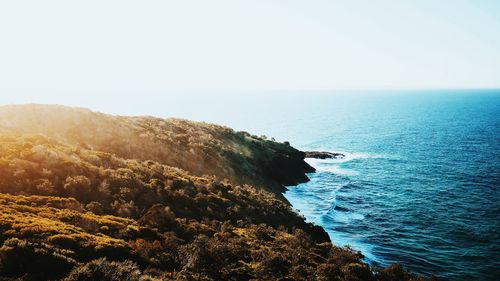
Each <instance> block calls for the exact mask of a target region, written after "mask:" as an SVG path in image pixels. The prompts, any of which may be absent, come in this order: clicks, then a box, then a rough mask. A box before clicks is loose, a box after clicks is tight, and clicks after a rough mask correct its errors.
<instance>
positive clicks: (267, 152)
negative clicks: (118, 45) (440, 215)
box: [0, 106, 420, 281]
mask: <svg viewBox="0 0 500 281" xmlns="http://www.w3.org/2000/svg"><path fill="white" fill-rule="evenodd" d="M18 109H19V107H18ZM23 109H24V110H26V114H25V118H26V120H27V121H26V120H24V119H23V118H21V117H16V118H17V119H15V118H14V117H13V118H12V119H0V123H1V125H0V127H2V126H3V129H2V131H3V133H1V134H0V280H68V281H74V280H420V277H415V276H413V275H411V274H409V273H406V272H405V271H403V270H402V269H401V267H400V266H399V265H394V266H391V267H389V268H387V269H382V270H380V269H373V268H370V267H369V266H368V265H366V264H365V263H363V262H362V255H361V254H360V253H357V252H354V251H352V250H350V249H348V248H338V247H336V246H334V245H332V244H331V243H330V241H329V239H328V237H327V236H326V235H325V232H324V231H323V230H322V229H321V228H319V227H316V226H313V225H311V224H307V223H305V222H304V220H303V218H301V217H300V216H298V215H297V214H296V213H295V212H294V211H293V210H292V209H291V208H290V206H289V205H288V204H287V202H285V201H284V200H283V199H282V198H281V197H280V196H278V195H277V192H276V189H275V188H266V187H269V186H268V185H266V184H269V185H274V186H279V185H280V184H283V183H287V182H289V181H297V180H301V178H302V176H304V175H303V172H304V171H306V170H307V169H308V168H307V166H306V165H305V164H302V163H301V162H303V161H302V158H300V155H301V153H300V152H298V151H296V150H294V149H293V148H291V147H290V146H289V145H287V144H278V143H274V142H272V141H267V140H264V139H262V138H257V137H254V136H251V135H249V134H246V133H236V132H233V131H231V130H230V129H227V128H223V127H218V126H214V125H208V124H200V123H189V122H187V121H180V120H164V121H161V119H154V118H144V120H142V121H137V120H140V119H141V118H126V117H110V116H106V115H100V114H96V113H91V112H89V111H85V110H83V111H82V110H72V109H67V108H62V109H61V110H62V111H64V114H63V113H60V112H59V111H58V110H56V109H54V108H52V111H50V113H51V114H52V113H54V114H55V115H58V114H59V115H58V116H63V115H64V116H66V115H68V114H70V113H71V112H73V113H74V114H75V115H74V116H73V117H72V118H77V117H76V116H80V113H81V114H83V115H84V116H86V115H87V114H90V115H92V116H94V115H95V116H97V118H98V119H96V120H93V121H92V120H91V119H89V120H87V121H85V122H81V123H79V124H81V126H82V127H78V128H74V129H70V128H66V129H64V122H69V121H68V119H67V118H66V119H64V118H62V117H61V118H60V119H58V120H56V119H53V120H52V121H53V122H54V124H52V125H53V126H54V127H55V128H56V129H54V130H53V131H51V130H49V129H47V133H46V134H45V135H50V137H48V136H42V135H39V134H38V133H41V132H42V131H43V130H44V129H45V128H48V127H50V125H49V124H45V123H44V122H48V121H49V120H47V119H50V118H52V117H44V118H42V116H43V115H44V114H45V115H46V114H47V112H45V111H43V110H45V109H46V108H45V107H37V106H35V107H33V106H31V107H25V108H23ZM39 109H42V113H40V112H38V111H37V110H39ZM9 110H10V109H9ZM7 111H8V110H7ZM30 111H34V112H30ZM73 113H71V114H73ZM2 114H4V116H6V115H8V114H12V112H8V114H6V113H5V112H3V113H2V110H1V109H0V116H1V115H2ZM71 114H70V115H71ZM20 115H22V114H19V115H16V116H20ZM9 116H10V115H9ZM12 116H14V115H12ZM33 116H39V117H40V118H41V119H37V120H34V119H30V118H32V117H33ZM78 118H80V119H81V118H83V117H78ZM107 118H109V119H110V120H112V119H114V118H116V120H118V121H117V122H121V121H119V120H122V119H123V120H126V122H125V123H124V124H138V123H141V124H143V123H142V122H147V120H155V121H154V122H157V123H161V122H165V124H164V125H161V126H164V127H165V128H166V127H169V126H174V129H172V128H170V129H168V130H166V132H164V131H162V130H163V129H162V128H163V127H161V126H160V127H157V126H156V125H154V124H153V125H151V124H150V125H148V128H149V129H150V130H156V132H155V133H151V136H150V137H149V138H145V139H148V140H149V141H144V142H143V144H142V146H141V147H139V145H140V142H139V140H140V139H141V138H142V137H140V136H135V135H131V136H130V146H125V147H124V148H120V147H119V146H121V145H124V143H127V139H122V140H115V141H114V142H112V141H110V140H109V141H108V143H107V144H106V143H105V141H104V139H105V137H103V136H104V135H107V134H108V133H109V134H110V136H112V135H113V134H117V135H118V136H120V138H121V137H123V134H122V133H123V131H120V132H117V131H114V130H119V129H117V128H118V127H120V125H116V124H114V123H113V122H111V121H110V123H109V124H108V123H104V124H101V123H98V121H102V120H106V119H107ZM63 119H64V120H63ZM23 120H24V121H23ZM40 120H42V121H40ZM61 120H62V121H61ZM134 120H135V121H134ZM23 122H26V123H23ZM31 122H32V123H33V124H32V123H31ZM37 122H41V123H40V124H38V125H37ZM20 124H26V125H27V126H26V128H23V129H22V130H21V129H16V128H18V127H17V126H18V125H20ZM84 124H87V125H88V126H89V127H88V128H87V127H85V126H86V125H84ZM91 124H93V125H92V126H91ZM155 124H156V123H155ZM172 124H180V125H178V126H179V127H183V128H189V130H192V131H193V133H192V134H193V135H195V136H196V137H200V138H203V136H204V139H203V140H202V141H201V140H200V141H199V142H196V143H199V145H198V146H197V148H196V149H194V148H193V152H188V153H190V155H191V154H192V156H190V157H191V158H189V159H182V157H181V156H179V155H186V154H185V153H187V152H186V151H182V152H176V153H179V154H173V155H172V154H169V153H172V151H176V150H181V148H182V149H187V147H195V145H194V143H195V139H190V138H188V140H189V141H188V142H186V143H176V141H178V137H177V136H176V134H175V133H173V135H172V136H171V137H170V138H169V139H168V141H167V140H164V141H163V142H162V141H159V140H158V139H155V138H157V137H158V135H160V136H166V135H167V134H169V133H168V132H171V131H175V130H177V129H175V126H176V125H172ZM30 126H31V127H30ZM37 126H38V127H39V129H38V130H40V131H38V130H37V129H36V128H37ZM106 126H110V128H109V129H110V131H108V130H107V127H106ZM123 126H125V127H126V126H128V125H123ZM27 128H29V129H27ZM113 128H114V129H113ZM87 129H89V130H90V132H89V134H86V133H85V130H87ZM197 129H199V131H197ZM30 130H33V131H30ZM59 130H60V131H61V132H64V133H61V134H58V131H59ZM71 130H74V132H71V133H70V131H71ZM124 130H125V131H127V130H128V129H124ZM219 130H221V132H218V131H219ZM144 131H147V130H146V129H144ZM189 134H191V133H188V135H189ZM153 135H154V136H155V137H153ZM233 135H234V136H233ZM80 137H81V138H82V139H83V140H85V141H80V140H79V139H78V138H80ZM135 141H137V143H134V142H135ZM167 144H168V145H169V146H168V145H167ZM236 144H237V147H232V146H233V145H236ZM96 147H99V149H97V148H96ZM136 149H137V150H138V151H136ZM239 149H242V150H243V151H246V152H244V153H243V154H239V152H238V151H239ZM162 151H163V152H162ZM207 151H212V152H211V153H213V158H210V159H212V160H204V161H205V162H203V164H202V165H201V164H200V165H201V166H205V167H206V165H208V164H207V163H211V162H210V161H215V160H214V159H216V161H218V162H217V163H215V164H216V165H215V164H214V165H215V166H213V167H210V168H207V169H206V171H204V170H203V169H201V168H200V170H196V169H197V168H196V167H197V166H196V165H195V164H194V162H193V163H192V161H195V160H199V159H202V157H201V156H200V155H198V154H197V153H208V152H207ZM162 153H165V154H162ZM165 155H167V156H168V157H167V156H165ZM176 155H177V156H176ZM238 155H240V156H238ZM164 156H165V157H167V158H162V157H164ZM287 156H289V157H287ZM176 157H180V158H179V159H176ZM238 157H239V158H238ZM261 157H264V158H268V159H267V160H264V159H263V158H262V159H260V158H261ZM302 157H303V156H302ZM299 158H300V159H301V162H299V161H298V160H297V159H299ZM205 159H207V158H205ZM273 159H274V160H273ZM276 159H278V160H276ZM285 159H289V161H290V162H289V163H287V161H286V160H285ZM200 161H202V160H200ZM232 161H235V162H232ZM238 161H239V162H241V164H242V165H244V166H246V167H245V168H244V169H240V168H237V163H239V162H238ZM273 161H274V162H273ZM172 162H176V163H177V164H179V166H182V167H183V168H189V169H192V171H191V172H187V171H185V170H182V169H180V168H175V167H172V166H171V165H172ZM290 163H291V164H290ZM167 164H170V165H167ZM224 165H235V166H229V167H225V166H224ZM266 165H267V166H266ZM273 165H274V166H273ZM287 165H290V166H294V167H296V168H297V167H300V169H301V172H300V173H299V174H300V175H299V176H295V178H294V177H292V176H288V175H286V173H285V172H283V173H282V175H274V176H273V175H271V172H270V171H273V170H272V169H271V168H273V167H281V168H283V167H286V166H287ZM218 169H222V170H223V171H217V172H214V173H213V174H214V175H213V176H201V174H204V173H205V172H206V174H211V173H212V171H216V170H218ZM297 169H298V168H297ZM257 171H258V172H261V173H264V174H262V175H257V174H256V175H255V177H256V179H254V180H248V181H247V180H246V178H247V177H248V178H250V177H252V173H257ZM264 171H266V172H264ZM193 174H194V175H193ZM238 176H241V177H242V178H240V179H239V180H237V181H233V180H232V178H233V177H238ZM224 177H225V178H229V179H223V178H224Z"/></svg>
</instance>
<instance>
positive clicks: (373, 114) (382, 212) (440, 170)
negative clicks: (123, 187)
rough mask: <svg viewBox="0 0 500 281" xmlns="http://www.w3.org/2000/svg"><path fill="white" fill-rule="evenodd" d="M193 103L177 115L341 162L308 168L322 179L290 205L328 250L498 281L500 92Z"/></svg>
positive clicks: (291, 192) (282, 96)
mask: <svg viewBox="0 0 500 281" xmlns="http://www.w3.org/2000/svg"><path fill="white" fill-rule="evenodd" d="M198 102H200V103H201V104H203V106H202V107H196V108H197V109H196V112H194V111H193V110H192V111H189V113H186V112H181V111H179V112H171V113H172V114H171V115H172V116H185V117H186V118H190V119H195V120H201V121H208V122H215V123H219V124H224V125H227V126H230V127H233V128H236V129H238V130H245V131H249V132H251V133H253V134H257V135H266V136H267V137H268V138H271V137H272V138H275V139H276V140H278V141H285V140H286V141H289V142H290V143H291V145H292V146H294V147H296V148H298V149H300V150H304V151H306V150H315V151H329V152H340V153H343V154H345V157H344V158H340V159H327V160H318V159H308V160H307V161H308V162H309V163H310V164H311V165H312V166H313V167H315V168H316V170H317V172H316V173H311V174H308V176H309V178H310V181H309V182H307V183H303V184H299V185H297V186H289V187H288V191H287V192H286V193H285V196H286V198H287V199H288V200H289V201H290V202H291V204H292V205H293V207H294V208H295V209H296V210H297V212H299V213H300V214H301V215H303V216H304V217H305V218H306V219H307V221H310V222H313V223H315V224H318V225H320V226H322V227H324V229H325V230H326V231H327V232H328V234H329V235H330V237H331V240H332V241H333V243H335V244H337V245H340V246H349V247H351V248H353V249H354V250H357V251H361V252H362V253H363V254H364V256H365V260H366V261H367V262H369V263H371V264H372V265H373V266H386V265H389V264H392V263H396V262H397V263H401V264H402V265H403V266H404V267H405V268H406V269H409V270H411V271H412V272H415V273H420V274H425V275H436V276H438V277H441V278H443V279H445V280H500V90H428V91H364V92H359V91H358V92H349V91H347V92H307V91H303V92H280V93H269V94H255V95H251V94H250V95H243V96H232V95H225V96H220V97H219V98H218V99H214V97H206V98H205V100H204V99H203V97H199V98H198ZM173 103H175V101H173ZM188 104H189V103H188V102H186V104H185V105H182V102H180V103H179V102H178V107H177V108H183V106H188ZM163 113H165V112H164V111H163Z"/></svg>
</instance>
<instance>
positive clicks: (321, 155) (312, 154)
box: [305, 151, 345, 159]
mask: <svg viewBox="0 0 500 281" xmlns="http://www.w3.org/2000/svg"><path fill="white" fill-rule="evenodd" d="M344 157H345V155H344V154H342V153H338V152H326V151H307V152H306V153H305V158H316V159H331V158H334V159H336V158H344Z"/></svg>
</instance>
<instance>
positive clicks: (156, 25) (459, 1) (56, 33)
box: [0, 0, 500, 104]
mask: <svg viewBox="0 0 500 281" xmlns="http://www.w3.org/2000/svg"><path fill="white" fill-rule="evenodd" d="M498 87H500V1H498V0H470V1H465V0H418V1H413V0H406V1H405V0H393V1H388V0H382V1H373V0H366V1H357V0H354V1H353V0H345V1H333V0H329V1H327V0H325V1H320V0H307V1H306V0H303V1H294V0H287V1H285V0H282V1H277V0H247V1H238V0H227V1H220V0H211V1H207V0H200V1H189V0H182V1H124V0H120V1H103V0H99V1H66V0H64V1H21V0H17V1H2V2H0V104H6V103H21V102H42V103H43V102H46V103H55V102H58V101H60V103H69V104H71V103H78V100H79V99H81V98H82V96H85V97H86V99H88V100H91V99H94V100H96V102H98V100H99V98H98V97H99V96H102V95H105V96H107V97H108V98H109V100H112V98H118V97H127V98H128V99H132V100H133V99H134V98H135V99H140V95H141V94H144V95H177V94H180V93H187V92H193V93H201V94H203V93H220V92H225V93H239V92H259V91H283V90H285V91H308V90H338V89H421V88H426V89H427V88H498Z"/></svg>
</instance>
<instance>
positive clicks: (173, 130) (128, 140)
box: [0, 104, 314, 193]
mask: <svg viewBox="0 0 500 281" xmlns="http://www.w3.org/2000/svg"><path fill="white" fill-rule="evenodd" d="M2 132H3V133H17V134H43V135H46V136H48V137H51V138H54V139H57V140H61V141H63V142H65V143H68V144H72V145H77V144H78V145H81V146H83V147H91V148H93V149H96V150H100V151H106V152H109V153H113V154H116V155H117V156H120V157H123V158H127V159H139V160H153V161H156V162H159V163H162V164H165V165H170V166H174V167H179V168H181V169H184V170H186V171H189V172H191V173H193V174H195V175H204V174H208V175H216V176H218V177H221V178H228V179H230V180H231V181H232V182H235V183H239V184H241V183H251V184H254V185H262V186H266V187H271V188H273V189H275V190H276V191H283V189H282V188H280V186H281V185H283V184H285V185H292V184H297V183H298V182H303V181H307V177H306V176H305V173H307V172H312V171H314V169H313V168H312V167H311V166H309V165H308V164H307V163H305V162H304V161H303V159H304V156H305V154H304V153H303V152H301V151H298V150H296V149H295V148H293V147H291V146H290V145H288V144H284V143H277V142H273V141H268V140H265V139H262V138H259V137H256V136H253V135H250V134H248V133H246V132H235V131H233V130H232V129H230V128H227V127H222V126H217V125H213V124H207V123H199V122H190V121H186V120H180V119H172V118H171V119H161V118H155V117H125V116H112V115H106V114H102V113H96V112H92V111H90V110H87V109H81V108H71V107H64V106H56V105H35V104H34V105H11V106H1V107H0V133H2ZM276 193H279V192H276Z"/></svg>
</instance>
